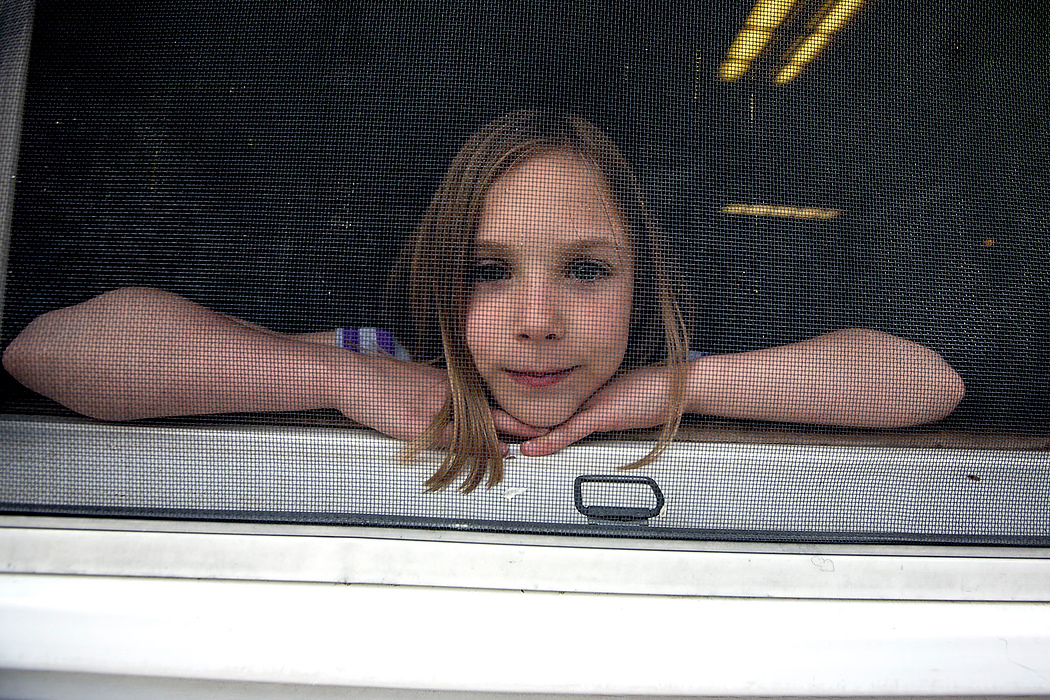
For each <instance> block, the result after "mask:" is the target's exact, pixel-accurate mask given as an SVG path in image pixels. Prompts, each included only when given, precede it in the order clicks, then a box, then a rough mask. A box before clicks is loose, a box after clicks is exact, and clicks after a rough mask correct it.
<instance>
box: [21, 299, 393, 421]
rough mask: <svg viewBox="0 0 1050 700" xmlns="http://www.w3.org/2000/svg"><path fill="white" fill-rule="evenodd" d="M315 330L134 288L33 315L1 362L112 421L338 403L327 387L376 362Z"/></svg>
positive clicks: (30, 382)
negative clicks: (274, 325) (288, 328)
mask: <svg viewBox="0 0 1050 700" xmlns="http://www.w3.org/2000/svg"><path fill="white" fill-rule="evenodd" d="M314 335H316V336H317V337H316V338H315V337H311V336H314ZM322 335H323V334H308V336H304V337H302V338H301V339H298V338H296V337H294V336H287V335H282V334H279V333H274V332H272V331H269V330H266V329H265V328H262V327H260V326H256V325H254V324H250V323H248V322H245V321H240V320H238V319H235V318H233V317H230V316H226V315H225V314H220V313H216V312H214V311H210V310H209V309H206V308H204V307H203V306H200V305H198V304H195V303H193V302H191V301H189V300H187V299H183V298H182V297H179V296H176V295H174V294H170V293H168V292H163V291H160V290H157V289H149V288H143V287H132V288H126V289H118V290H115V291H113V292H108V293H106V294H103V295H101V296H98V297H95V298H94V299H90V300H88V301H86V302H84V303H82V304H77V305H75V306H71V307H68V308H64V309H59V310H57V311H52V312H50V313H46V314H44V315H42V316H40V317H38V318H37V319H35V320H34V321H33V322H32V323H30V324H29V326H27V327H26V329H25V330H24V331H23V332H22V333H21V334H20V335H19V336H18V337H17V338H16V339H15V340H14V342H12V343H11V345H10V346H8V348H7V350H6V351H5V352H4V357H3V362H4V367H5V368H6V369H7V370H8V371H9V372H10V373H11V374H12V375H13V376H14V377H15V378H16V379H18V380H19V381H20V382H22V383H23V384H25V385H26V386H28V387H29V388H30V389H33V390H34V391H37V392H39V393H41V394H44V395H45V396H48V397H50V398H52V399H54V400H56V401H58V402H59V403H61V404H63V405H65V406H67V407H69V408H71V409H73V410H74V411H77V412H79V413H83V414H86V415H89V416H93V417H96V418H103V419H109V420H129V419H135V418H147V417H156V416H174V415H188V414H202V413H225V412H240V411H252V412H254V411H294V410H305V409H312V408H327V407H334V406H335V405H336V404H340V407H341V408H344V409H345V408H346V407H347V406H348V405H349V404H352V403H353V401H347V400H346V397H345V396H342V397H333V396H332V395H331V394H332V391H331V388H332V387H333V386H336V385H338V386H340V387H342V388H344V389H345V388H352V387H353V386H355V385H356V386H360V385H361V384H363V383H366V382H365V381H364V377H365V375H366V374H367V373H368V372H369V370H372V369H374V367H372V366H371V364H374V363H370V360H371V358H367V357H365V356H363V355H359V354H357V353H352V352H347V351H344V350H340V349H338V348H335V347H325V346H323V345H322V344H320V343H319V342H316V341H320V340H322V339H323V338H322V337H321V336H322ZM329 335H331V336H332V343H331V344H333V345H334V335H335V334H334V332H332V333H330V334H329ZM334 375H338V378H339V380H340V381H338V382H333V381H332V380H333V378H334ZM369 376H371V375H369ZM343 393H344V394H345V393H346V392H345V391H344V392H343Z"/></svg>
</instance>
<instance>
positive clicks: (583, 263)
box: [568, 258, 610, 282]
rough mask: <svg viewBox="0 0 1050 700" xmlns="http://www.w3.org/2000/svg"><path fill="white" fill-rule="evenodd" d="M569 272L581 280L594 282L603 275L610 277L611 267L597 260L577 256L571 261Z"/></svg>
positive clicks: (571, 275)
mask: <svg viewBox="0 0 1050 700" xmlns="http://www.w3.org/2000/svg"><path fill="white" fill-rule="evenodd" d="M568 273H569V276H570V277H573V278H575V279H577V280H579V281H580V282H594V281H597V280H598V279H599V278H601V277H608V276H609V274H610V272H609V268H608V267H606V266H605V265H603V264H602V263H600V262H598V261H597V260H589V259H587V258H577V259H576V260H573V261H572V262H571V263H569V267H568Z"/></svg>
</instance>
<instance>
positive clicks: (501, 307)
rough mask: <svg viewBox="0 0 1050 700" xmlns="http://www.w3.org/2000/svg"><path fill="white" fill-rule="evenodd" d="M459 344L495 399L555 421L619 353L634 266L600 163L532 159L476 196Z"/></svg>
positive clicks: (597, 382) (528, 419) (547, 423)
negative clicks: (478, 208) (469, 290)
mask: <svg viewBox="0 0 1050 700" xmlns="http://www.w3.org/2000/svg"><path fill="white" fill-rule="evenodd" d="M473 274H474V291H473V294H472V295H471V298H470V303H469V305H468V308H467V316H466V335H467V345H468V347H469V349H470V352H471V355H472V357H473V359H474V363H475V365H476V366H477V368H478V371H479V372H480V373H481V376H482V377H483V378H484V380H485V382H486V384H487V385H488V388H489V391H491V392H492V395H493V396H494V398H495V399H496V401H498V402H499V405H500V407H502V408H503V410H505V411H506V412H507V413H509V414H510V415H512V416H514V417H515V418H517V419H518V420H520V421H522V422H524V423H528V424H529V425H534V426H537V427H552V426H555V425H558V424H560V423H563V422H565V421H566V420H568V419H569V418H570V417H571V416H572V415H573V414H574V413H575V412H576V410H577V409H578V408H579V407H580V405H581V404H582V403H583V402H584V401H586V400H587V399H588V398H589V397H590V396H591V395H592V394H593V393H594V392H595V391H597V390H598V389H599V388H600V387H601V386H602V385H604V384H605V383H606V382H607V381H608V380H609V379H610V378H611V377H612V375H613V374H615V373H616V370H617V369H618V368H619V366H620V363H621V362H622V361H623V357H624V353H625V352H626V351H627V337H628V331H629V329H630V317H631V297H632V293H633V290H634V265H633V256H632V253H631V247H630V244H629V240H628V236H627V230H626V227H625V226H624V223H623V221H622V218H621V215H620V212H619V209H618V207H617V205H616V204H615V201H614V199H613V197H612V195H611V194H610V193H609V192H608V191H607V188H606V187H605V185H604V183H603V181H602V179H601V177H600V176H599V175H598V174H597V172H596V171H595V170H594V169H593V168H591V167H590V166H588V165H587V164H586V163H584V162H583V161H581V160H579V159H577V158H575V157H573V156H572V155H570V154H565V153H552V154H548V155H544V156H538V157H535V158H531V159H529V160H527V161H525V162H524V163H520V164H518V165H515V166H514V167H513V168H511V169H510V170H509V171H508V172H506V173H505V174H504V175H502V176H501V177H500V178H499V179H498V180H496V182H495V183H493V185H492V186H491V187H490V188H489V191H488V192H487V193H486V194H485V199H484V205H483V208H482V212H481V218H480V221H479V224H478V230H477V240H476V253H475V260H474V270H473Z"/></svg>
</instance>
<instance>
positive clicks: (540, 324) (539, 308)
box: [518, 281, 563, 340]
mask: <svg viewBox="0 0 1050 700" xmlns="http://www.w3.org/2000/svg"><path fill="white" fill-rule="evenodd" d="M523 292H524V293H523V294H522V295H521V297H520V299H519V303H520V304H521V306H520V307H519V309H520V311H519V316H518V318H519V319H520V321H519V327H518V339H519V340H557V339H558V338H560V337H562V334H563V329H562V328H561V314H559V313H558V309H557V300H556V299H555V294H554V290H553V289H551V285H550V284H548V283H547V282H545V281H534V282H529V283H528V284H527V285H526V287H525V289H524V290H523Z"/></svg>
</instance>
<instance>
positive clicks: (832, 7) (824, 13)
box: [773, 0, 864, 85]
mask: <svg viewBox="0 0 1050 700" xmlns="http://www.w3.org/2000/svg"><path fill="white" fill-rule="evenodd" d="M863 5H864V0H828V2H826V3H825V4H824V7H822V8H821V9H820V11H819V12H817V14H816V16H817V17H820V18H821V19H820V21H819V22H817V24H816V26H815V27H814V29H813V31H812V32H810V34H809V36H807V37H805V38H804V39H802V40H801V41H796V42H795V44H794V46H793V47H792V48H791V49H790V50H789V51H788V53H787V54H786V55H785V59H786V60H785V64H784V67H783V68H781V69H780V71H779V72H778V73H777V75H776V78H774V79H773V82H774V83H776V84H777V85H783V84H785V83H787V82H790V81H791V80H793V79H794V78H795V76H797V75H798V74H799V73H801V72H802V69H803V68H805V67H806V65H807V64H809V63H810V61H812V60H813V59H815V58H816V57H817V56H818V55H820V52H821V51H823V50H824V47H825V46H827V45H828V42H830V41H831V39H832V37H833V36H834V35H835V33H836V32H838V31H839V30H840V29H842V28H843V27H844V26H846V23H847V22H849V21H850V19H851V18H852V17H853V15H855V14H856V13H857V10H859V9H860V8H861V7H862V6H863Z"/></svg>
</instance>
